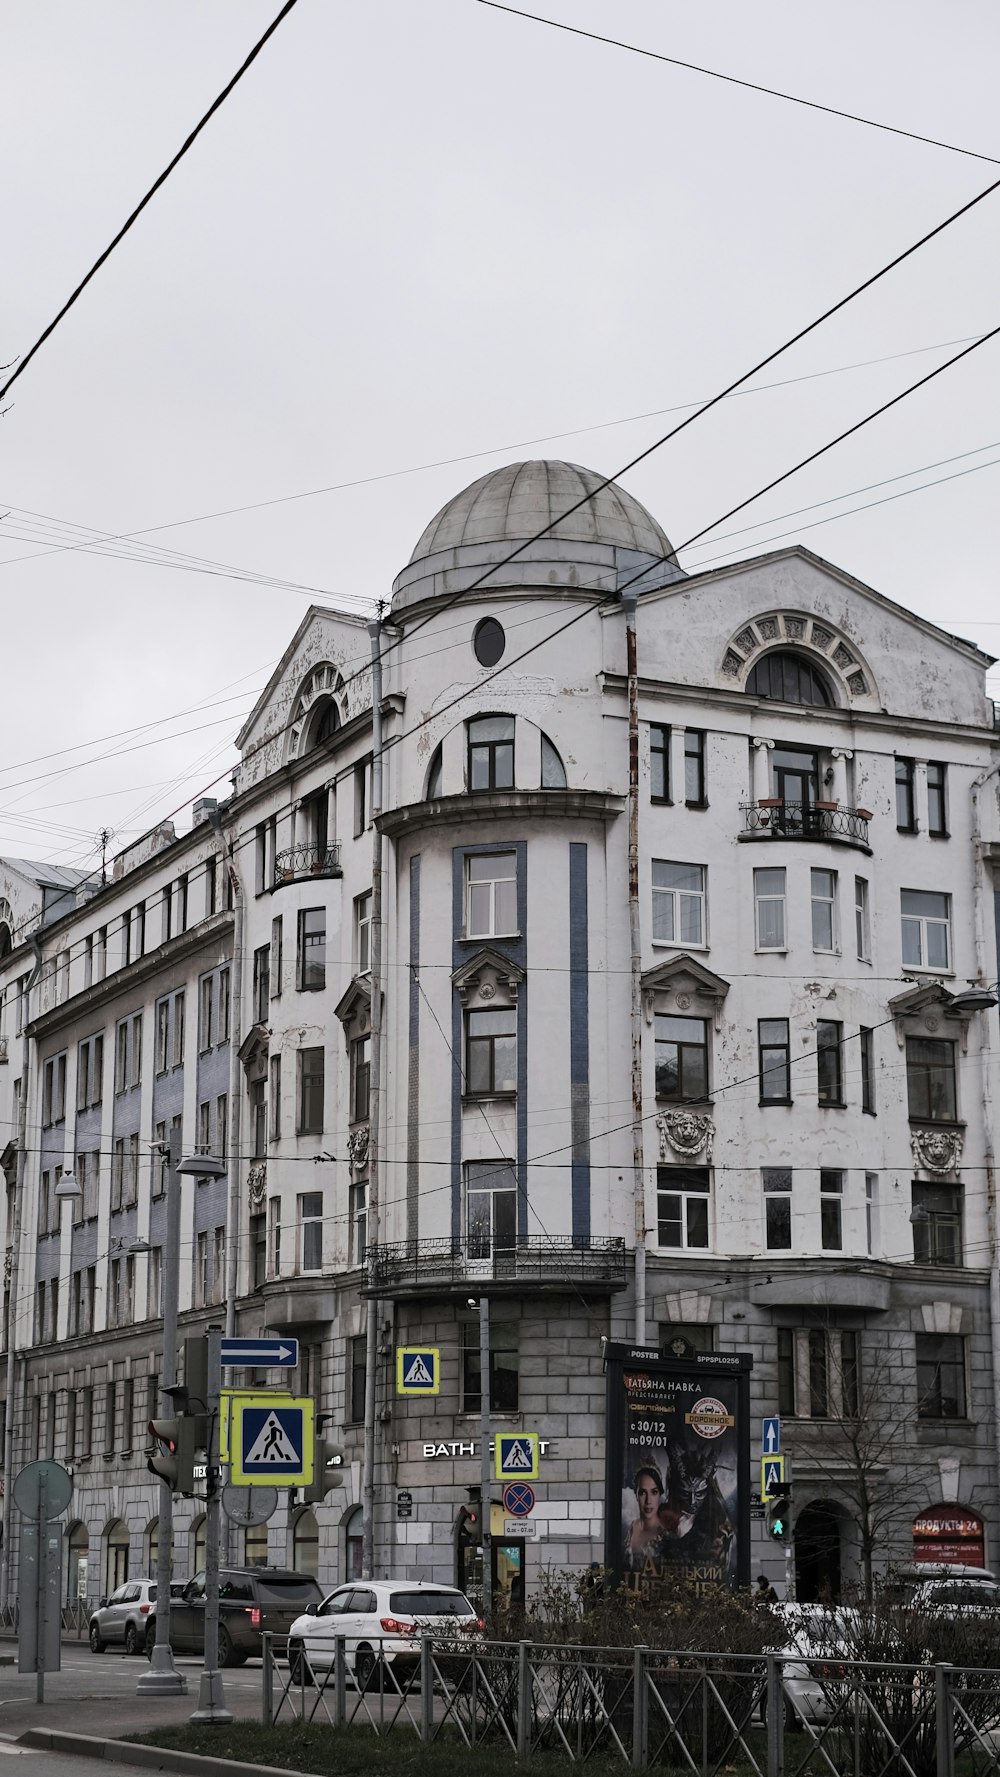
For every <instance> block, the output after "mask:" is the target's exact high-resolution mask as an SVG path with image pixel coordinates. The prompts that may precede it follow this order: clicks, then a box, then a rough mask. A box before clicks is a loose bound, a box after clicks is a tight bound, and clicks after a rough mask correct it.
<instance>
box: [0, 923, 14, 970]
mask: <svg viewBox="0 0 1000 1777" xmlns="http://www.w3.org/2000/svg"><path fill="white" fill-rule="evenodd" d="M13 948H14V940H13V938H12V937H11V935H10V926H9V925H8V924H7V922H6V920H4V921H3V922H2V924H0V962H2V961H3V958H4V957H5V956H9V955H10V953H11V951H12V950H13Z"/></svg>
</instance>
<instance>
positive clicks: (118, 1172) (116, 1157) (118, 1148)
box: [111, 1135, 125, 1209]
mask: <svg viewBox="0 0 1000 1777" xmlns="http://www.w3.org/2000/svg"><path fill="white" fill-rule="evenodd" d="M124 1180H125V1137H124V1136H123V1135H120V1136H118V1138H117V1140H116V1141H115V1145H114V1147H113V1148H112V1150H111V1207H112V1209H121V1206H122V1188H123V1185H124Z"/></svg>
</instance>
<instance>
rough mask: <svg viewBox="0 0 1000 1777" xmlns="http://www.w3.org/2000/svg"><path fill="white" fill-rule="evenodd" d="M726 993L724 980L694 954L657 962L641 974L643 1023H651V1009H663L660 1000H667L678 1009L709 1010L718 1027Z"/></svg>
mask: <svg viewBox="0 0 1000 1777" xmlns="http://www.w3.org/2000/svg"><path fill="white" fill-rule="evenodd" d="M728 992H729V982H728V981H726V980H724V979H723V977H722V976H721V975H716V974H715V973H714V971H713V970H712V969H708V968H706V967H705V964H704V963H701V962H699V961H698V959H697V957H694V956H688V955H687V954H685V955H682V956H672V957H670V958H669V959H668V960H667V961H666V962H662V963H657V965H656V967H655V968H654V969H647V970H646V971H645V973H644V975H643V976H642V1003H643V1007H644V1009H645V1013H646V1022H647V1024H651V1023H652V1021H653V1016H654V1014H655V1012H656V1011H657V1010H660V1011H662V1010H664V1002H665V1001H669V1002H670V1003H671V1004H672V1006H673V1007H674V1008H676V1010H677V1011H678V1012H687V1011H693V1012H695V1013H698V1012H707V1011H709V1010H711V1011H713V1012H714V1015H715V1028H716V1030H718V1029H720V1027H721V1023H722V1005H723V1001H724V1000H725V997H726V995H727V993H728Z"/></svg>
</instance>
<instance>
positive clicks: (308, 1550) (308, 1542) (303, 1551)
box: [292, 1506, 319, 1580]
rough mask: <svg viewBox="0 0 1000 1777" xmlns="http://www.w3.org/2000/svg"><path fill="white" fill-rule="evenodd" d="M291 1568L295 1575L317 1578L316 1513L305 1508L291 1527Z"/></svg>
mask: <svg viewBox="0 0 1000 1777" xmlns="http://www.w3.org/2000/svg"><path fill="white" fill-rule="evenodd" d="M292 1566H293V1567H294V1568H295V1571H296V1573H311V1574H312V1577H313V1579H314V1580H315V1579H318V1578H319V1525H318V1524H317V1522H316V1513H315V1512H314V1511H313V1510H312V1509H311V1507H309V1506H306V1507H305V1509H304V1510H303V1511H301V1512H300V1513H299V1515H298V1517H297V1518H296V1520H295V1523H294V1524H293V1525H292Z"/></svg>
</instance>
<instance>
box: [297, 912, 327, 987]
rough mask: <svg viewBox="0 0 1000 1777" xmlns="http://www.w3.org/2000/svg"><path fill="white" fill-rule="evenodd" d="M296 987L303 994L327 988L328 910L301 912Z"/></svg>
mask: <svg viewBox="0 0 1000 1777" xmlns="http://www.w3.org/2000/svg"><path fill="white" fill-rule="evenodd" d="M295 985H296V986H297V987H298V989H299V991H300V992H302V993H314V992H316V990H317V989H319V988H321V987H325V986H326V908H325V907H303V908H301V909H300V911H299V943H298V967H297V979H296V983H295Z"/></svg>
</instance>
